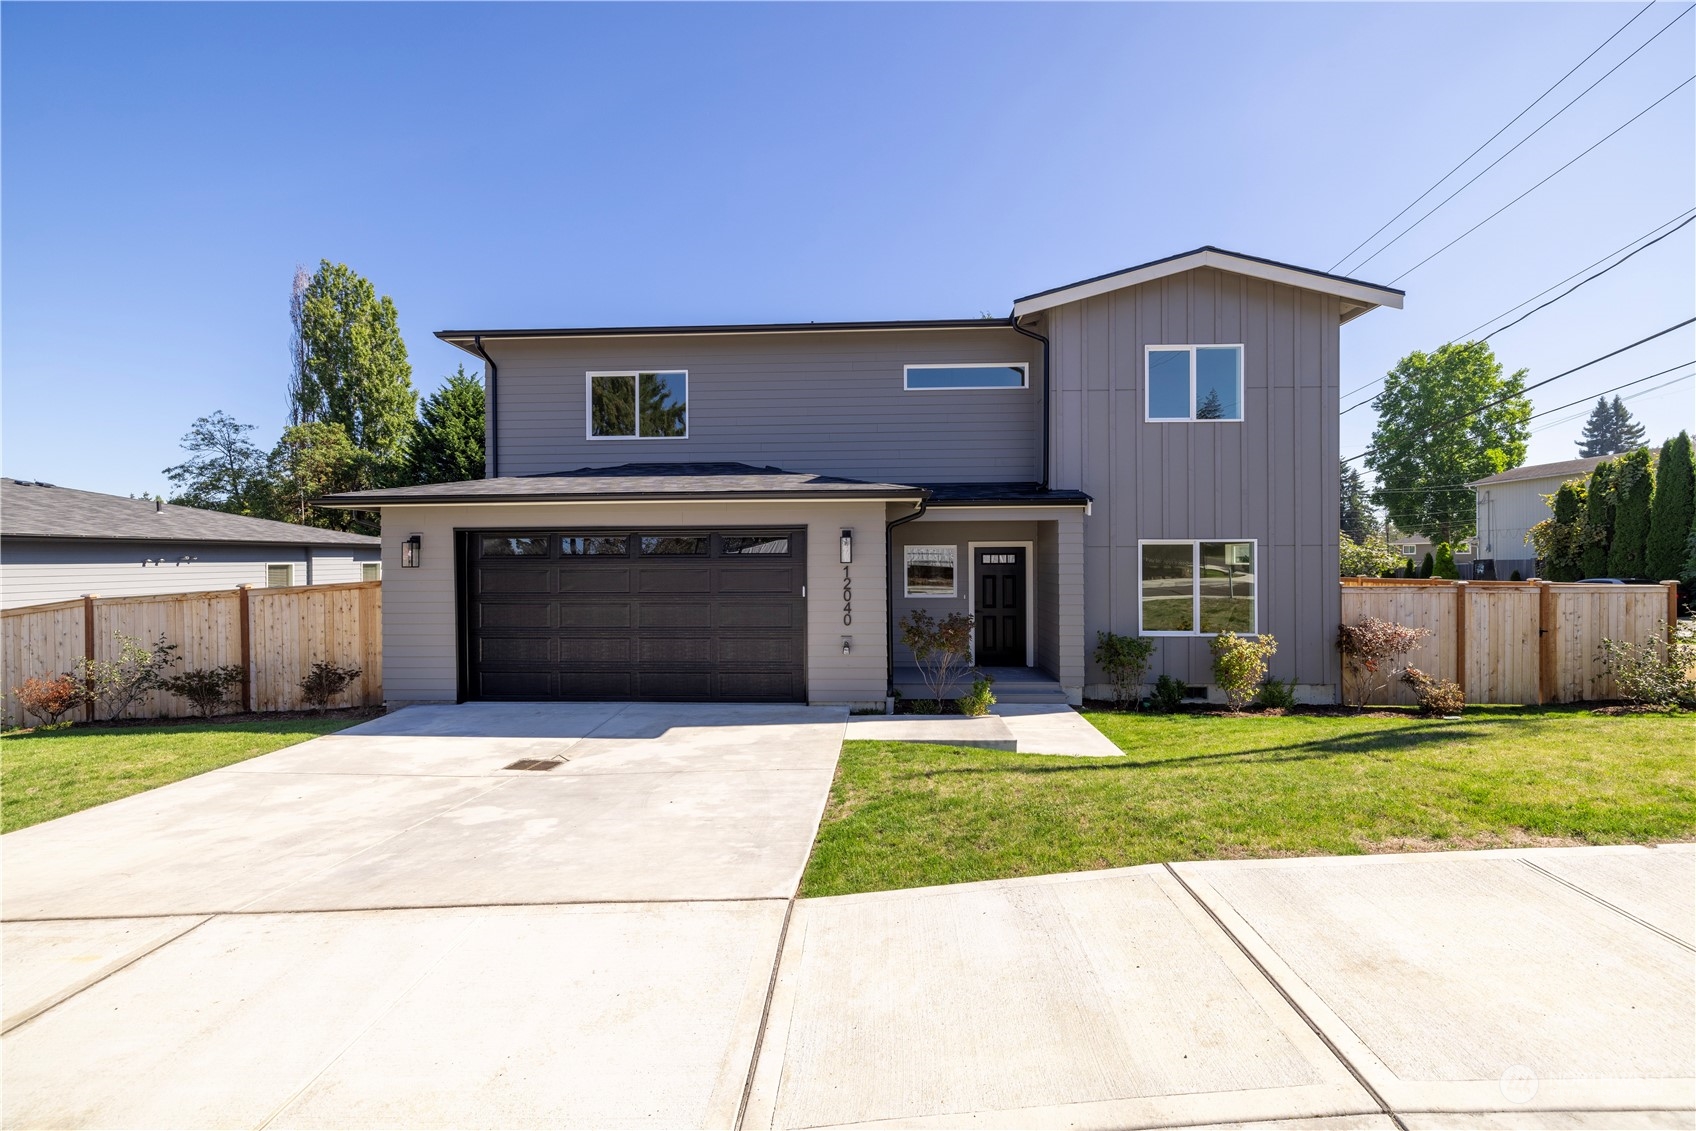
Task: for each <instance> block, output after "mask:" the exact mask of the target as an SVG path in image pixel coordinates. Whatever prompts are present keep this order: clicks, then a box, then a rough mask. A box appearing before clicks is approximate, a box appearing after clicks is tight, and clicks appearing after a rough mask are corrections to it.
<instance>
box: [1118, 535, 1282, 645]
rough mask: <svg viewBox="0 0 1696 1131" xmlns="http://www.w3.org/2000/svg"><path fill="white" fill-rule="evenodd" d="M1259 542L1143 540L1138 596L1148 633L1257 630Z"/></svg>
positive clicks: (1173, 634)
mask: <svg viewBox="0 0 1696 1131" xmlns="http://www.w3.org/2000/svg"><path fill="white" fill-rule="evenodd" d="M1255 557H1256V553H1255V544H1254V543H1253V542H1250V541H1241V542H1200V541H1195V542H1191V541H1183V542H1164V541H1162V542H1143V543H1141V544H1140V545H1139V547H1138V576H1137V595H1138V605H1139V608H1140V627H1141V631H1142V634H1143V635H1144V636H1204V635H1205V636H1212V635H1214V634H1215V633H1220V632H1235V633H1254V632H1258V631H1259V619H1260V618H1259V613H1258V603H1257V601H1256V596H1257V593H1256V589H1257V576H1256V562H1255Z"/></svg>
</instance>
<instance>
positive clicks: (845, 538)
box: [842, 530, 854, 565]
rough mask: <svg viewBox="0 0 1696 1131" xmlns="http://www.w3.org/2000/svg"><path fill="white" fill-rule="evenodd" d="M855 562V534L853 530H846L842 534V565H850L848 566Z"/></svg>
mask: <svg viewBox="0 0 1696 1131" xmlns="http://www.w3.org/2000/svg"><path fill="white" fill-rule="evenodd" d="M853 560H854V532H853V531H852V530H844V531H843V532H842V564H843V565H848V564H850V563H852V562H853Z"/></svg>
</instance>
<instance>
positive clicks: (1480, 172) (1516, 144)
mask: <svg viewBox="0 0 1696 1131" xmlns="http://www.w3.org/2000/svg"><path fill="white" fill-rule="evenodd" d="M1693 8H1696V4H1692V5H1690V7H1688V8H1686V9H1684V11H1682V12H1680V13H1679V14H1678V15H1676V16H1674V17H1673V18H1672V19H1670V20H1668V21H1667V22H1666V24H1665V25H1663V26H1662V28H1661V30H1660V31H1657V32H1656V33H1655V34H1654V35H1651V36H1650V37H1649V38H1648V39H1645V40H1644V41H1643V42H1642V43H1640V44H1638V45H1637V48H1636V50H1634V51H1632V53H1631V54H1630V55H1627V56H1626V57H1625V58H1623V59H1621V60H1620V61H1619V62H1617V63H1615V64H1614V65H1613V66H1611V67H1609V68H1608V69H1607V70H1606V71H1604V72H1602V76H1601V78H1598V79H1597V80H1596V81H1595V82H1593V83H1591V84H1590V85H1589V86H1587V87H1585V88H1584V89H1583V90H1581V91H1579V92H1578V93H1577V94H1576V95H1574V96H1573V98H1572V100H1571V101H1569V102H1568V103H1567V104H1566V105H1565V106H1562V107H1561V108H1560V109H1559V110H1556V111H1555V112H1554V113H1553V114H1550V115H1549V116H1548V117H1547V118H1544V119H1543V121H1542V122H1541V123H1540V124H1539V125H1538V126H1537V128H1536V129H1534V130H1532V131H1531V132H1530V133H1528V134H1526V135H1525V136H1524V137H1522V138H1520V139H1519V140H1518V141H1516V142H1514V143H1513V145H1511V146H1509V147H1508V148H1507V149H1505V150H1503V151H1502V153H1501V154H1500V155H1499V156H1498V157H1497V158H1496V159H1495V160H1494V161H1492V162H1490V163H1489V164H1488V165H1486V166H1484V167H1483V168H1482V169H1480V170H1478V172H1476V173H1474V174H1472V176H1471V177H1470V178H1468V179H1467V182H1466V183H1465V184H1463V185H1461V186H1460V187H1459V188H1457V189H1455V191H1453V192H1451V193H1450V194H1449V195H1448V196H1445V197H1444V198H1443V199H1442V200H1440V201H1438V202H1437V203H1436V204H1434V205H1432V206H1431V209H1430V210H1429V211H1427V212H1426V213H1425V214H1424V215H1423V216H1421V217H1420V218H1419V219H1417V220H1415V221H1414V222H1413V223H1411V224H1409V225H1408V226H1407V227H1405V228H1403V229H1402V230H1401V231H1400V232H1398V233H1396V235H1395V236H1394V237H1392V238H1391V239H1390V241H1389V242H1388V243H1386V244H1384V245H1383V246H1382V247H1380V248H1379V249H1378V250H1377V251H1375V252H1373V253H1372V254H1371V255H1369V256H1367V257H1366V258H1365V259H1362V260H1361V261H1360V262H1359V263H1356V264H1355V265H1354V266H1353V267H1351V268H1349V271H1348V273H1349V274H1351V275H1352V274H1354V273H1355V272H1357V271H1359V270H1360V269H1361V268H1363V267H1365V266H1366V265H1367V264H1368V263H1371V262H1372V261H1373V260H1374V259H1377V258H1378V257H1379V256H1380V255H1383V254H1384V253H1385V252H1386V251H1388V250H1390V248H1392V247H1394V246H1395V245H1396V244H1397V243H1399V242H1400V241H1401V238H1402V237H1403V236H1405V235H1407V234H1408V233H1409V232H1411V231H1413V230H1414V229H1415V228H1417V227H1419V225H1421V224H1423V223H1425V221H1427V220H1429V219H1430V218H1431V217H1432V216H1433V215H1435V214H1436V212H1437V210H1438V209H1440V208H1442V207H1443V206H1444V205H1445V204H1447V203H1448V202H1449V201H1451V200H1453V199H1454V198H1455V197H1457V196H1459V195H1460V194H1461V193H1463V192H1465V191H1466V190H1467V189H1468V188H1470V187H1471V186H1472V185H1473V183H1474V182H1476V181H1477V180H1478V178H1479V177H1482V176H1483V175H1484V174H1485V173H1488V172H1489V171H1490V170H1491V169H1494V168H1495V167H1496V166H1497V165H1500V164H1501V163H1502V162H1503V161H1505V160H1506V159H1507V158H1508V157H1509V156H1511V155H1512V154H1513V153H1514V151H1515V150H1517V149H1518V148H1519V147H1520V146H1522V145H1524V144H1525V143H1526V142H1528V141H1530V140H1531V139H1532V138H1534V137H1536V136H1537V135H1538V134H1539V133H1541V132H1542V131H1543V127H1544V126H1547V125H1548V124H1549V123H1551V122H1553V121H1554V120H1555V119H1556V118H1558V117H1560V116H1561V115H1562V114H1564V113H1566V112H1567V111H1568V110H1570V109H1572V107H1573V106H1574V105H1576V104H1577V103H1578V101H1579V99H1581V98H1583V97H1584V96H1585V95H1586V94H1589V93H1590V92H1591V91H1592V90H1595V89H1596V88H1597V87H1598V86H1600V85H1601V84H1602V83H1603V82H1604V81H1606V80H1607V78H1608V76H1609V75H1611V74H1613V73H1614V72H1615V71H1617V70H1619V69H1620V68H1621V67H1623V66H1625V65H1626V64H1627V63H1629V62H1631V60H1632V59H1634V58H1636V57H1637V53H1638V52H1639V51H1642V50H1643V49H1644V48H1645V47H1647V46H1649V44H1651V43H1653V42H1655V40H1657V39H1659V38H1660V37H1661V36H1662V35H1664V34H1665V33H1666V32H1667V31H1668V29H1670V28H1671V27H1672V25H1673V24H1676V23H1677V22H1678V21H1679V20H1682V19H1683V18H1684V17H1685V16H1688V15H1689V14H1690V12H1691V9H1693ZM1641 14H1642V13H1639V15H1641ZM1636 18H1637V17H1636V16H1633V17H1632V19H1636ZM1569 73H1570V72H1569Z"/></svg>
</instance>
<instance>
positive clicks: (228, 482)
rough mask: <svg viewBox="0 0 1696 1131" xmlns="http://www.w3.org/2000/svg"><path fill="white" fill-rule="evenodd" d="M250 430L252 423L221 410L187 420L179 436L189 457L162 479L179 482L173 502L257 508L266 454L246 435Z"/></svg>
mask: <svg viewBox="0 0 1696 1131" xmlns="http://www.w3.org/2000/svg"><path fill="white" fill-rule="evenodd" d="M252 431H253V425H251V424H242V423H240V422H239V421H237V420H236V418H235V417H233V416H231V415H230V414H229V413H227V412H222V411H219V412H214V413H213V414H212V415H211V416H202V417H201V418H200V419H198V420H196V421H195V422H194V423H193V424H191V425H189V429H188V433H187V435H185V436H184V437H183V438H182V440H181V445H182V449H183V451H185V452H187V453H188V455H189V458H188V459H186V460H184V461H183V462H182V463H179V464H177V465H176V466H175V467H167V468H166V469H165V476H166V478H168V479H169V480H170V481H171V482H172V483H174V484H176V487H177V491H176V494H174V495H172V496H171V502H173V503H176V504H178V505H180V506H185V507H203V508H205V509H207V510H217V511H229V512H230V513H231V514H257V513H259V512H260V510H261V509H263V507H264V502H263V499H264V494H265V486H266V484H265V477H266V474H267V467H266V461H265V453H264V452H262V451H260V450H259V449H258V448H257V447H255V446H254V444H253V441H252V440H249V439H248V433H250V432H252Z"/></svg>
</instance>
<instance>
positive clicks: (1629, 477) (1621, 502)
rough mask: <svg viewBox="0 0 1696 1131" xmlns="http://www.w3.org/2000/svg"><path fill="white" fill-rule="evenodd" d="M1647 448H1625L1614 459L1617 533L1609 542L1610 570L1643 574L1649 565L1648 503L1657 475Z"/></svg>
mask: <svg viewBox="0 0 1696 1131" xmlns="http://www.w3.org/2000/svg"><path fill="white" fill-rule="evenodd" d="M1652 467H1653V463H1652V460H1651V459H1650V456H1649V449H1648V448H1638V449H1637V450H1636V451H1632V452H1626V453H1625V454H1624V455H1622V456H1620V457H1619V458H1618V459H1616V460H1615V461H1614V485H1613V492H1614V537H1613V541H1612V542H1610V543H1609V544H1608V572H1609V573H1611V574H1612V575H1613V576H1615V577H1642V576H1643V574H1644V571H1645V570H1647V569H1648V568H1649V564H1648V562H1647V560H1646V559H1645V553H1646V552H1647V550H1648V548H1649V504H1650V502H1651V501H1652V500H1653V497H1654V491H1655V475H1654V471H1653V470H1652Z"/></svg>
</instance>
